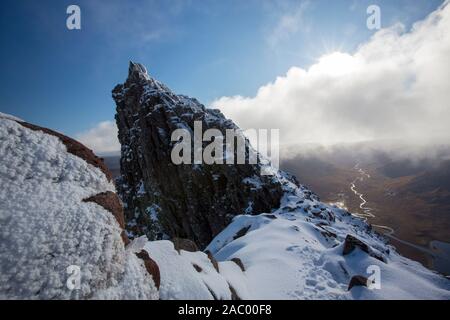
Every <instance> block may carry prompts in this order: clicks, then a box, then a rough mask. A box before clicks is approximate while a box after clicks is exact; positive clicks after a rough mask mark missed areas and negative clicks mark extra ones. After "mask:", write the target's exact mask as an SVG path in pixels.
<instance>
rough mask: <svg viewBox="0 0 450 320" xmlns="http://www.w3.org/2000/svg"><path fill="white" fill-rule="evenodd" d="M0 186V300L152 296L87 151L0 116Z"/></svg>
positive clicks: (118, 209)
mask: <svg viewBox="0 0 450 320" xmlns="http://www.w3.org/2000/svg"><path fill="white" fill-rule="evenodd" d="M0 186H1V187H0V299H157V298H158V291H157V289H156V288H155V285H154V281H153V280H152V276H151V275H150V274H149V273H148V271H147V269H146V264H147V265H148V261H147V262H146V261H144V260H142V259H139V258H138V256H137V255H136V253H137V252H135V250H132V249H131V248H134V247H135V246H132V245H130V246H129V248H127V247H126V243H128V241H129V240H128V238H127V237H126V235H125V234H124V233H123V226H124V220H123V212H122V206H121V203H120V201H119V199H118V198H117V195H116V194H115V187H114V184H113V182H112V181H111V176H110V174H109V172H108V171H107V169H106V167H105V166H104V165H103V162H102V160H101V159H99V158H97V157H96V156H95V155H94V154H93V153H92V152H91V151H90V150H89V149H87V148H85V147H84V146H83V145H81V144H80V143H78V142H77V141H75V140H72V139H70V138H68V137H65V136H63V135H61V134H59V133H56V132H54V131H51V130H49V129H45V128H40V127H37V126H34V125H31V124H28V123H25V122H22V121H21V120H20V119H17V118H15V117H12V116H8V115H4V114H0Z"/></svg>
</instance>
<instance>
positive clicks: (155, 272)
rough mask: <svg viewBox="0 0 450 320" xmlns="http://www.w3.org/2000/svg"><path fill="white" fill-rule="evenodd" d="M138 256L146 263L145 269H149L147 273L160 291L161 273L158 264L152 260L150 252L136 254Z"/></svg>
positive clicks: (143, 251)
mask: <svg viewBox="0 0 450 320" xmlns="http://www.w3.org/2000/svg"><path fill="white" fill-rule="evenodd" d="M136 256H137V257H138V258H139V259H141V260H142V261H144V265H145V268H146V269H147V272H148V273H149V274H150V275H151V276H152V278H153V281H154V282H155V286H156V288H157V289H159V287H160V285H161V274H160V272H159V266H158V264H157V263H156V262H155V261H154V260H153V259H152V258H150V256H149V255H148V252H147V251H145V250H142V251H141V252H139V253H136Z"/></svg>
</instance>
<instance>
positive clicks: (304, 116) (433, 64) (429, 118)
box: [212, 1, 450, 144]
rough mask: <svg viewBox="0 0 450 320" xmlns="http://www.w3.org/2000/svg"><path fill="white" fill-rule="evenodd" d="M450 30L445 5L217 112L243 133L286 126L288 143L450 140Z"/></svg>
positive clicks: (228, 101)
mask: <svg viewBox="0 0 450 320" xmlns="http://www.w3.org/2000/svg"><path fill="white" fill-rule="evenodd" d="M287 25H289V23H287ZM449 30H450V5H448V1H446V2H445V4H444V5H442V6H441V7H440V8H439V9H437V10H436V11H435V12H433V13H432V14H431V15H430V16H429V17H427V18H426V19H425V20H424V21H421V22H419V23H416V24H415V25H414V26H413V28H412V29H411V30H410V31H409V32H405V31H404V28H403V27H402V26H401V25H396V26H393V27H391V28H388V29H383V30H380V31H379V32H377V33H376V34H375V35H374V36H373V37H372V38H371V39H370V40H369V41H368V42H367V43H365V44H363V45H361V46H360V47H359V48H358V49H357V50H356V52H354V53H353V54H349V53H339V52H335V53H333V54H329V55H326V56H323V57H321V58H320V59H318V61H317V62H316V63H315V64H314V65H312V66H311V67H310V68H308V69H307V70H305V69H302V68H299V67H292V68H290V69H289V71H288V72H287V74H286V75H285V76H283V77H279V78H277V79H276V80H275V81H274V82H272V83H269V84H267V85H265V86H263V87H261V88H260V89H259V90H258V92H257V94H256V96H255V97H242V96H235V97H222V98H220V99H218V100H216V101H214V102H213V103H212V107H215V108H219V109H221V110H222V111H223V113H224V114H225V115H226V116H227V117H230V118H232V119H233V120H234V121H235V122H236V123H237V124H238V125H239V126H241V127H242V128H244V129H249V128H279V129H280V134H281V139H282V141H283V142H284V143H305V142H319V143H325V144H331V143H336V142H354V141H362V140H375V139H408V140H410V141H413V140H421V141H422V142H423V141H424V140H425V141H432V140H433V139H438V138H439V139H447V141H450V125H449V121H450V102H449V101H450V73H449V70H450V31H449Z"/></svg>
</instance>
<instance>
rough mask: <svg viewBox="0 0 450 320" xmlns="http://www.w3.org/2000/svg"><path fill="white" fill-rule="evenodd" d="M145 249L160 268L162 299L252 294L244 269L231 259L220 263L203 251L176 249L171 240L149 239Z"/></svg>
mask: <svg viewBox="0 0 450 320" xmlns="http://www.w3.org/2000/svg"><path fill="white" fill-rule="evenodd" d="M144 249H145V250H146V251H147V252H148V253H149V254H150V255H151V257H152V258H153V259H154V260H155V261H156V263H157V264H158V266H159V268H160V272H161V287H160V297H161V299H163V300H212V299H214V300H232V299H233V300H238V299H246V298H249V296H248V293H247V287H246V285H245V281H246V280H245V276H244V273H243V272H242V270H241V269H240V268H239V266H237V265H236V263H234V262H232V261H226V262H220V263H217V261H215V259H214V258H213V257H212V256H211V255H208V254H206V253H203V252H201V251H196V252H190V251H186V250H176V249H175V248H174V245H173V243H172V242H171V241H168V240H160V241H151V242H148V243H147V244H146V245H145V247H144Z"/></svg>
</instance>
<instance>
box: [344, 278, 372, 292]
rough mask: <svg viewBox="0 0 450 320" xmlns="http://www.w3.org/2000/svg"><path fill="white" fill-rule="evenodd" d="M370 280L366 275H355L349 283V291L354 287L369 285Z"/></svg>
mask: <svg viewBox="0 0 450 320" xmlns="http://www.w3.org/2000/svg"><path fill="white" fill-rule="evenodd" d="M368 281H369V280H368V279H367V278H366V277H364V276H354V277H352V279H351V280H350V283H349V284H348V289H347V290H348V291H350V290H352V288H353V287H358V286H363V287H367V282H368Z"/></svg>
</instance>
